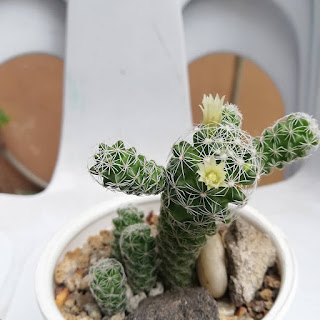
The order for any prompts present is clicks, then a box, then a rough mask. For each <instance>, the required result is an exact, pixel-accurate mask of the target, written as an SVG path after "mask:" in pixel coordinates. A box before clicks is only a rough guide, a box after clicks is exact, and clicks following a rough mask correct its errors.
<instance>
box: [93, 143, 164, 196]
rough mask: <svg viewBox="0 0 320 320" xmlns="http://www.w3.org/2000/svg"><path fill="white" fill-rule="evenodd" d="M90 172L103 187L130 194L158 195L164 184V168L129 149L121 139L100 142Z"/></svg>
mask: <svg viewBox="0 0 320 320" xmlns="http://www.w3.org/2000/svg"><path fill="white" fill-rule="evenodd" d="M90 172H91V174H92V175H93V176H94V177H95V178H96V180H97V181H98V182H99V183H100V184H101V185H103V186H104V187H107V188H109V189H113V190H120V191H122V192H125V193H128V194H135V195H141V194H148V195H151V194H158V193H160V192H161V191H162V190H163V187H164V179H165V173H164V168H163V167H162V166H158V165H156V163H155V162H154V161H152V160H151V161H147V160H146V158H145V157H144V156H142V155H140V154H138V153H137V151H136V150H135V149H134V148H127V149H126V148H125V146H124V143H123V142H122V141H120V140H119V141H118V142H116V143H115V144H114V145H112V146H107V145H106V144H104V143H101V144H100V145H99V149H98V152H97V153H96V154H95V155H94V165H93V166H92V167H91V168H90Z"/></svg>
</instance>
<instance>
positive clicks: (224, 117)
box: [90, 95, 319, 288]
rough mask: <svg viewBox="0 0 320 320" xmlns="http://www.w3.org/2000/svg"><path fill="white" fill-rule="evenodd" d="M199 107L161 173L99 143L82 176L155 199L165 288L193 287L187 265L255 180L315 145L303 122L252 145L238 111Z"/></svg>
mask: <svg viewBox="0 0 320 320" xmlns="http://www.w3.org/2000/svg"><path fill="white" fill-rule="evenodd" d="M200 107H201V109H202V111H203V123H202V124H200V125H198V126H197V127H195V128H194V130H192V132H190V133H189V134H188V135H186V136H185V137H183V139H179V140H178V141H177V142H176V143H175V144H174V146H173V147H172V150H171V154H170V158H169V162H168V165H167V168H166V169H164V168H163V167H161V166H158V165H156V164H155V163H154V162H153V161H147V160H145V158H144V157H143V156H141V155H139V154H138V153H137V152H136V150H135V149H134V148H129V149H128V148H125V147H124V145H123V142H121V141H119V142H117V143H116V144H115V145H113V146H111V147H108V146H107V145H105V144H100V146H99V149H98V151H97V153H96V154H95V156H94V159H93V161H94V163H93V165H92V167H91V169H90V171H91V173H92V174H93V175H94V176H95V177H96V179H97V180H98V181H99V182H100V183H101V184H102V185H104V186H105V187H107V188H112V189H115V190H121V191H124V192H126V193H129V194H136V195H140V194H158V193H162V196H161V211H160V218H159V223H158V235H157V238H156V244H157V249H158V254H159V258H160V265H159V271H160V274H161V276H162V278H163V281H164V282H165V284H166V285H167V287H170V288H176V287H188V286H192V285H194V284H195V283H196V273H195V261H196V258H197V256H198V254H199V251H200V249H201V247H202V246H203V245H204V244H205V243H206V238H207V236H211V235H214V234H215V233H216V231H217V228H218V226H219V224H221V223H228V222H230V221H231V220H232V217H233V213H234V212H235V209H236V208H238V207H241V206H243V205H245V204H246V203H247V201H248V199H249V197H250V194H251V193H252V192H253V191H254V188H255V186H256V185H257V182H258V180H259V178H260V176H261V174H267V173H269V172H270V170H271V169H272V168H273V167H278V168H281V167H283V166H284V165H285V164H286V163H289V162H291V161H293V160H295V159H297V158H301V157H305V156H306V155H307V154H308V153H310V151H312V150H314V149H315V148H316V147H317V146H318V144H319V129H318V126H317V123H316V121H315V120H313V119H312V118H311V117H310V116H306V115H303V114H292V115H289V116H287V117H286V118H284V119H280V120H279V121H278V122H277V123H276V124H275V125H274V126H273V127H272V128H268V129H266V130H265V131H264V132H263V134H262V136H261V138H255V139H253V138H252V137H251V136H249V135H248V134H247V133H246V132H244V131H243V130H241V123H242V115H241V113H240V112H239V110H238V108H237V107H236V106H235V105H231V104H228V103H226V104H224V98H222V99H220V98H219V96H218V95H217V96H216V97H215V98H213V97H212V96H211V95H210V96H204V99H203V101H202V106H200ZM275 150H276V151H275ZM138 159H140V160H138ZM150 168H152V169H150ZM139 176H140V178H139ZM142 181H143V182H142Z"/></svg>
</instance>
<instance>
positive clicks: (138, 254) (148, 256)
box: [120, 223, 157, 294]
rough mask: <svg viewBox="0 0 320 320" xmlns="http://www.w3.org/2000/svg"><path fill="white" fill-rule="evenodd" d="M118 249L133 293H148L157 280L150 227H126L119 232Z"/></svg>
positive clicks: (142, 224) (136, 225)
mask: <svg viewBox="0 0 320 320" xmlns="http://www.w3.org/2000/svg"><path fill="white" fill-rule="evenodd" d="M120 249H121V254H122V259H123V261H124V267H125V270H126V274H127V276H128V283H129V285H130V287H131V289H132V290H133V292H134V293H135V294H137V293H139V292H141V291H144V292H146V293H148V292H149V291H150V290H151V289H152V288H153V286H154V285H155V283H156V280H157V272H156V268H157V261H156V260H157V255H156V242H155V238H154V237H153V236H152V235H151V228H150V227H149V226H148V225H146V224H144V223H139V224H134V225H131V226H129V227H127V228H126V229H125V230H124V231H123V232H122V234H121V238H120Z"/></svg>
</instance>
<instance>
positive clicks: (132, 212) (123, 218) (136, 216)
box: [112, 206, 144, 262]
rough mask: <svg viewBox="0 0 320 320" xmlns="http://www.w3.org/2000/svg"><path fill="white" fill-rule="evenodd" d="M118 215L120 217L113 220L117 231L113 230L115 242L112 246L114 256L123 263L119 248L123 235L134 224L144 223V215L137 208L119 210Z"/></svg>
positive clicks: (130, 207)
mask: <svg viewBox="0 0 320 320" xmlns="http://www.w3.org/2000/svg"><path fill="white" fill-rule="evenodd" d="M117 214H118V217H117V218H115V219H113V220H112V222H113V224H114V226H115V229H114V230H113V236H114V242H113V245H112V251H113V252H112V254H113V256H114V257H115V258H116V259H117V260H118V261H120V262H121V261H122V256H121V252H120V247H119V240H120V237H121V233H122V231H123V230H124V229H125V228H126V227H128V226H130V225H132V224H136V223H142V222H143V216H144V214H143V212H142V211H139V210H138V209H137V208H136V207H132V206H129V207H126V208H120V209H118V210H117Z"/></svg>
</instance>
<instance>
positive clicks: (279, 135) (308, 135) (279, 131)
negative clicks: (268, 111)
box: [255, 112, 319, 174]
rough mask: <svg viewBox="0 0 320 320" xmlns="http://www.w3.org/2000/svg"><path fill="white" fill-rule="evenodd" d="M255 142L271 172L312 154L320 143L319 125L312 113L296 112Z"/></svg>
mask: <svg viewBox="0 0 320 320" xmlns="http://www.w3.org/2000/svg"><path fill="white" fill-rule="evenodd" d="M255 143H256V145H257V150H258V152H259V155H260V157H261V159H262V164H263V170H264V173H265V174H268V173H270V171H271V170H272V169H273V168H279V169H282V168H283V167H284V166H285V165H286V164H287V163H291V162H293V161H295V160H297V159H299V158H304V157H306V156H307V155H308V154H310V152H311V151H312V150H314V149H315V148H316V147H317V146H318V144H319V129H318V124H317V122H316V120H315V119H313V118H312V117H311V116H309V115H308V114H305V113H300V112H299V113H292V114H290V115H288V116H286V117H284V118H282V119H279V120H278V121H277V122H276V123H275V124H274V125H273V126H272V127H269V128H267V129H265V130H264V131H263V133H262V135H261V137H259V138H256V139H255Z"/></svg>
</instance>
